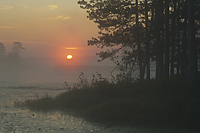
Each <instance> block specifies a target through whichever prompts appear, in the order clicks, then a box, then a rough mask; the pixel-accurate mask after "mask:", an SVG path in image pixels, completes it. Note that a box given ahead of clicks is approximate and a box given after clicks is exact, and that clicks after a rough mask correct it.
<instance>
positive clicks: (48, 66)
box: [0, 58, 114, 87]
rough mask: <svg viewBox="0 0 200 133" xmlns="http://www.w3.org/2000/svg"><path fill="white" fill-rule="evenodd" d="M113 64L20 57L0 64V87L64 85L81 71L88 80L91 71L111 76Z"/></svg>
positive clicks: (72, 81)
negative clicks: (74, 62) (66, 62)
mask: <svg viewBox="0 0 200 133" xmlns="http://www.w3.org/2000/svg"><path fill="white" fill-rule="evenodd" d="M113 68H114V67H113V66H111V65H105V64H101V63H98V62H97V61H96V62H95V61H94V62H93V63H90V64H88V63H87V64H84V63H82V64H53V63H51V62H50V61H49V60H48V59H39V58H22V59H21V60H20V62H19V63H11V64H1V67H0V87H8V86H49V87H53V86H57V87H64V86H65V84H64V82H65V81H66V82H67V83H68V84H73V83H75V82H77V81H78V77H79V74H80V73H81V72H83V73H84V74H85V76H86V77H87V78H88V80H90V79H91V77H92V73H96V72H98V73H101V74H102V75H103V76H104V77H111V75H110V71H112V70H113Z"/></svg>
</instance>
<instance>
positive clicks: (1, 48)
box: [0, 42, 6, 66]
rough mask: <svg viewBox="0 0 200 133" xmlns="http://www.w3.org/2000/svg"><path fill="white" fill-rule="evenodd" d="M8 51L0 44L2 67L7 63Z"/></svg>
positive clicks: (0, 64)
mask: <svg viewBox="0 0 200 133" xmlns="http://www.w3.org/2000/svg"><path fill="white" fill-rule="evenodd" d="M5 55H6V50H5V46H4V44H3V43H1V42H0V66H2V65H3V64H4V61H5Z"/></svg>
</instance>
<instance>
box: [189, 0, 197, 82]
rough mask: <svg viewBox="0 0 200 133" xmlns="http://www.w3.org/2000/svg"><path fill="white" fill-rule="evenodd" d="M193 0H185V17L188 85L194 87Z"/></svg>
mask: <svg viewBox="0 0 200 133" xmlns="http://www.w3.org/2000/svg"><path fill="white" fill-rule="evenodd" d="M193 5H194V1H193V0H187V17H188V85H189V86H193V85H195V81H196V79H195V77H196V76H195V74H196V70H197V68H196V55H195V52H194V51H195V50H196V49H195V26H194V16H193V15H194V14H193V8H194V7H193Z"/></svg>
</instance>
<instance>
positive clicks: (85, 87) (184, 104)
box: [15, 75, 200, 129]
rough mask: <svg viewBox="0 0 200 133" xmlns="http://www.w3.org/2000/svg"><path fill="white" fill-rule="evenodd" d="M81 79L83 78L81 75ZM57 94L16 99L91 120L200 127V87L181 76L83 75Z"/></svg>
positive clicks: (37, 108)
mask: <svg viewBox="0 0 200 133" xmlns="http://www.w3.org/2000/svg"><path fill="white" fill-rule="evenodd" d="M80 79H81V78H80ZM68 88H69V89H70V91H67V92H65V93H62V94H60V95H58V96H57V97H50V96H48V95H46V96H45V97H43V98H41V99H37V100H27V101H25V102H16V103H15V106H27V107H28V108H29V109H30V110H33V111H51V110H66V109H70V110H73V111H75V112H76V113H75V114H76V115H79V116H80V117H84V118H86V119H87V120H90V121H96V122H106V123H107V122H109V123H125V124H127V123H128V124H134V125H140V126H141V125H149V126H168V127H187V128H192V129H199V125H198V123H200V106H199V105H200V97H199V96H200V88H198V87H194V88H189V87H187V85H186V84H185V83H184V81H183V80H182V78H181V77H178V76H177V77H173V78H169V79H165V80H162V81H156V80H151V81H136V82H123V81H120V82H111V81H109V80H108V79H105V78H102V77H101V76H99V77H98V78H93V80H92V81H91V82H90V83H89V82H88V81H87V80H85V79H84V77H83V75H82V80H80V83H78V84H76V85H74V86H73V87H68Z"/></svg>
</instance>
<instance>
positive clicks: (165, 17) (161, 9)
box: [78, 0, 200, 79]
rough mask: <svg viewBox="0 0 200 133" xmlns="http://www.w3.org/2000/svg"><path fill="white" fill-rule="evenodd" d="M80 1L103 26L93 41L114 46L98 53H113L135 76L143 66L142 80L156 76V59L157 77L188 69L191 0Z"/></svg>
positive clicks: (199, 15) (198, 15) (199, 24)
mask: <svg viewBox="0 0 200 133" xmlns="http://www.w3.org/2000/svg"><path fill="white" fill-rule="evenodd" d="M192 2H193V4H192V5H191V8H192V11H191V13H190V15H192V16H193V17H192V21H193V22H194V25H193V27H194V28H193V35H196V36H195V37H194V43H193V46H194V48H195V51H193V53H194V56H195V59H194V60H195V61H194V62H195V63H196V64H195V65H194V69H195V71H198V69H199V68H198V63H199V62H198V61H199V54H198V52H197V51H198V50H199V47H200V46H199V43H198V41H199V37H198V36H197V34H198V33H199V30H200V12H199V11H200V8H199V7H200V2H199V1H198V0H193V1H192ZM78 4H80V7H81V8H82V9H85V10H87V13H88V16H87V17H88V18H89V19H90V20H93V21H94V22H95V23H97V25H98V28H99V36H98V37H97V38H92V39H91V40H89V41H88V45H95V46H97V48H105V47H107V48H108V50H106V51H101V52H100V53H97V55H98V56H99V57H100V58H101V60H100V61H102V60H104V59H107V58H110V59H111V60H112V61H114V62H115V63H116V65H117V67H116V68H118V69H119V70H121V71H123V72H125V74H126V75H127V76H128V75H129V77H132V76H130V75H133V71H135V70H136V69H135V68H138V69H137V70H139V77H140V79H144V78H147V79H150V72H151V70H152V69H150V68H151V66H152V65H153V64H156V65H155V69H156V71H155V72H156V78H157V79H162V78H164V77H169V76H173V75H174V74H183V75H187V74H188V61H187V60H188V46H190V45H188V39H189V37H188V36H189V35H190V33H189V30H188V12H187V11H188V10H187V9H188V3H187V1H186V0H90V1H87V0H80V1H79V2H78Z"/></svg>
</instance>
